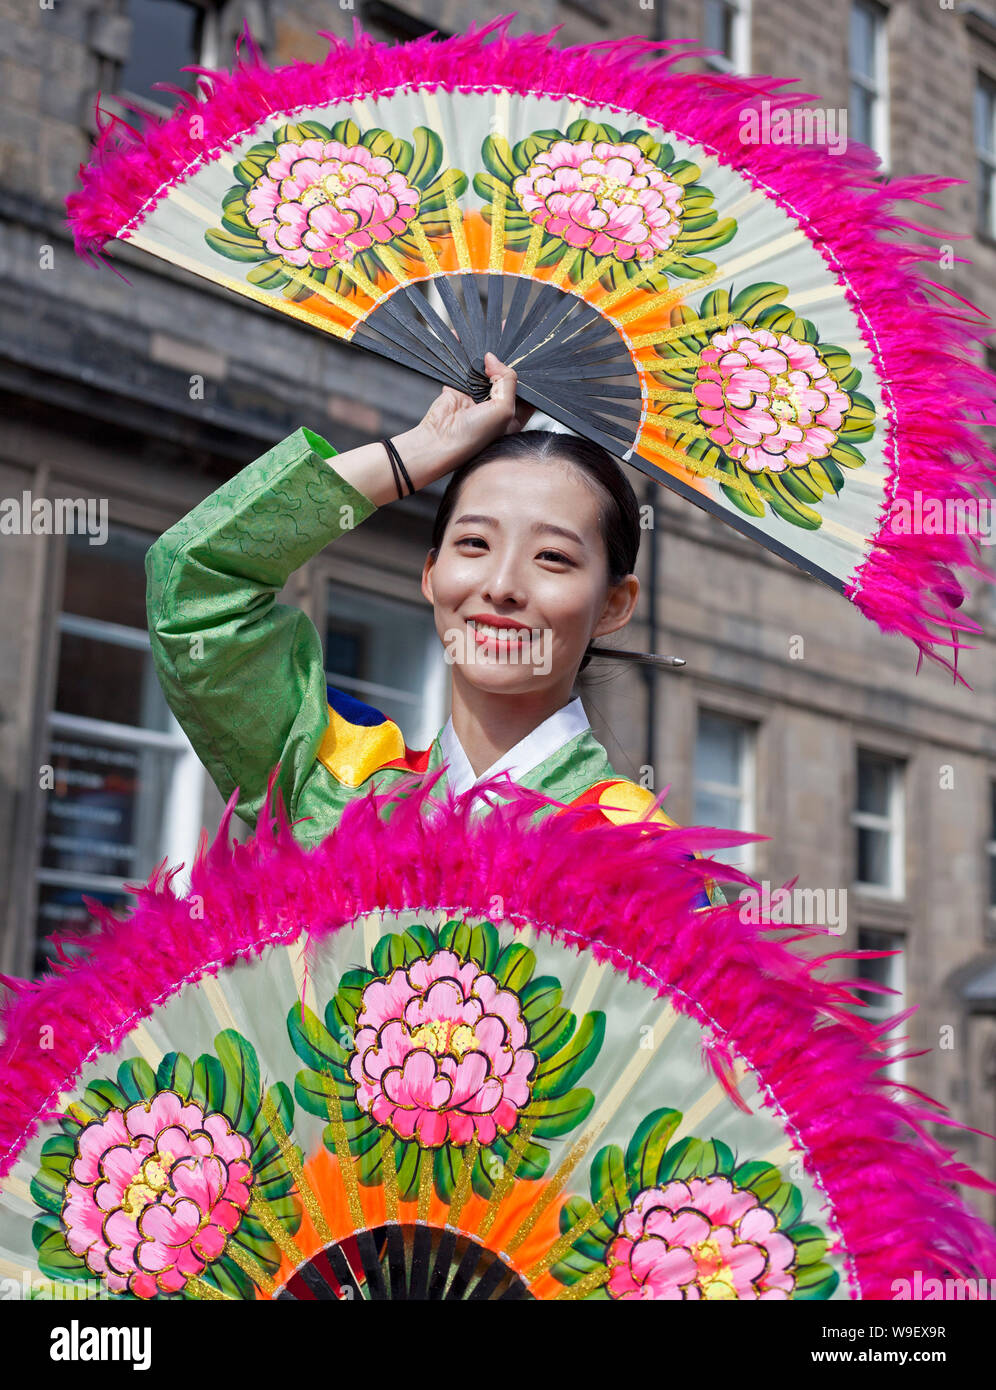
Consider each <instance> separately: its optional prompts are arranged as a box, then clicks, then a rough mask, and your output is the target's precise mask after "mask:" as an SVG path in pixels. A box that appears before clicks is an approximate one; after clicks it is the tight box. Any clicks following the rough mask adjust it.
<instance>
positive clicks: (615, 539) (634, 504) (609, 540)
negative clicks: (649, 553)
mask: <svg viewBox="0 0 996 1390" xmlns="http://www.w3.org/2000/svg"><path fill="white" fill-rule="evenodd" d="M523 458H528V459H564V460H565V461H566V462H567V463H570V464H572V465H573V466H574V467H575V468H578V469H580V470H581V472H582V473H583V474H584V476H585V477H586V478H589V479H591V480H592V481H593V482H595V483H596V484H598V489H599V491H600V492H601V494H602V495H603V497H607V498H608V501H609V505H608V506H607V507H602V508H600V511H599V525H600V529H601V533H602V540H603V541H604V542H605V551H606V555H607V557H608V562H609V583H610V584H618V583H620V582H621V581H622V580H623V579H624V578H625V577H626V575H627V574H632V572H633V570H634V569H635V568H636V556H637V552H638V550H639V548H640V504H639V502H638V501H637V497H636V493H635V492H634V491H633V487H632V484H631V483H630V481H629V479H628V478H627V477H626V474H625V473H624V472H623V470H622V468H621V467H620V466H619V464H618V463H617V462H616V461H615V459H614V458H613V457H612V455H611V454H610V453H609V452H608V450H606V449H603V448H602V446H601V445H600V444H594V443H592V441H591V440H590V439H582V438H581V437H580V436H579V435H576V434H560V433H559V432H556V431H554V430H520V431H519V432H518V434H506V435H502V437H501V438H500V439H495V440H493V441H492V443H490V444H488V445H486V446H485V447H484V448H483V449H482V450H481V451H480V453H477V454H475V455H474V457H473V458H470V459H468V460H467V462H466V463H462V464H461V465H460V467H459V468H457V469H456V470H455V471H454V472H453V473H452V474H451V476H450V480H449V482H448V483H447V485H446V491H445V492H444V493H443V496H442V499H441V500H440V503H439V508H438V510H437V512H436V519H435V522H434V523H433V527H432V554H433V556H435V555H436V554H437V553H438V551H439V548H440V546H441V545H442V543H443V535H444V534H445V531H446V527H447V525H448V524H449V520H450V517H451V516H452V515H453V511H454V508H455V507H456V504H457V498H458V497H459V495H460V489H461V488H462V487H463V485H464V483H465V482H466V480H467V479H468V478H469V476H470V475H471V473H473V472H474V471H475V470H476V469H478V468H481V467H482V466H483V465H484V464H486V463H494V462H495V461H496V460H497V459H523ZM591 658H592V644H591V643H589V644H588V649H587V651H586V652H585V654H584V659H583V660H582V662H581V666H580V668H579V669H580V670H582V671H583V670H584V668H585V667H586V666H587V665H588V662H589V661H590V660H591Z"/></svg>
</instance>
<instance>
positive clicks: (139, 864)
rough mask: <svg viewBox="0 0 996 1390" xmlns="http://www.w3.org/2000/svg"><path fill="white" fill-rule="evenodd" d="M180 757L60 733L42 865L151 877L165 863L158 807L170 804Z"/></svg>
mask: <svg viewBox="0 0 996 1390" xmlns="http://www.w3.org/2000/svg"><path fill="white" fill-rule="evenodd" d="M175 756H176V755H175V754H173V753H169V752H162V751H161V750H159V749H147V748H121V747H115V746H114V745H113V744H111V743H101V742H100V741H99V740H97V739H94V738H90V737H87V738H82V737H78V736H72V737H66V736H65V735H61V734H56V735H54V736H53V737H52V739H51V740H50V743H49V754H48V763H49V765H50V766H51V768H52V770H53V782H54V785H53V786H52V787H51V788H50V789H46V793H45V795H46V801H45V818H44V822H43V827H42V842H41V856H40V863H41V865H42V867H43V868H45V869H58V870H62V871H63V872H68V873H86V874H110V875H112V876H114V877H116V878H130V877H132V876H134V875H139V876H141V877H143V878H145V877H147V876H148V874H149V873H150V872H151V871H152V869H153V868H154V867H155V865H156V863H157V862H158V859H159V854H158V849H159V825H158V820H159V816H158V808H159V807H161V806H162V805H163V804H164V801H165V797H166V791H167V778H168V776H169V774H170V772H171V771H172V760H173V758H174V757H175ZM150 812H152V813H153V814H150ZM150 822H152V823H151V824H150Z"/></svg>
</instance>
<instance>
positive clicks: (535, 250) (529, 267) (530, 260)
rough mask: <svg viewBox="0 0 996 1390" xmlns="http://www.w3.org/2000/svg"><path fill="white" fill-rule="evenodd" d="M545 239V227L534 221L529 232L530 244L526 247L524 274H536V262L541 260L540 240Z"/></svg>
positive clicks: (522, 270)
mask: <svg viewBox="0 0 996 1390" xmlns="http://www.w3.org/2000/svg"><path fill="white" fill-rule="evenodd" d="M542 240H543V228H542V226H541V225H540V223H538V222H534V223H533V229H532V231H531V232H530V233H529V245H528V246H527V247H526V258H525V260H524V261H523V262H522V267H521V273H522V274H523V275H535V273H536V262H537V261H538V260H539V249H540V242H541V241H542Z"/></svg>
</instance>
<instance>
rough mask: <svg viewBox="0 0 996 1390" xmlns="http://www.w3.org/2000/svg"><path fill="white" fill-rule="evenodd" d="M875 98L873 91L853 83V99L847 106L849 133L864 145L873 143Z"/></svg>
mask: <svg viewBox="0 0 996 1390" xmlns="http://www.w3.org/2000/svg"><path fill="white" fill-rule="evenodd" d="M874 103H875V98H874V96H873V95H872V93H871V92H869V91H866V90H865V88H864V87H859V86H858V85H857V84H856V83H854V82H852V83H851V99H850V101H849V103H848V107H847V122H848V129H849V133H850V134H851V136H852V137H853V138H854V139H855V140H859V141H860V142H861V144H862V145H869V146H871V145H873V144H874V140H873V136H874V127H873V115H872V112H873V109H874Z"/></svg>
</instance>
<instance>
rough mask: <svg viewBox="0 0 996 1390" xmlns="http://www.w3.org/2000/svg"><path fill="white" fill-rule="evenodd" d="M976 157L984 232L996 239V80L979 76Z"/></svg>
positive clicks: (979, 217)
mask: <svg viewBox="0 0 996 1390" xmlns="http://www.w3.org/2000/svg"><path fill="white" fill-rule="evenodd" d="M975 160H976V181H977V188H978V211H977V226H978V230H979V234H980V236H985V237H990V238H992V239H993V240H996V82H993V80H992V79H991V78H989V77H984V76H983V75H982V73H979V74H978V75H977V76H976V79H975Z"/></svg>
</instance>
